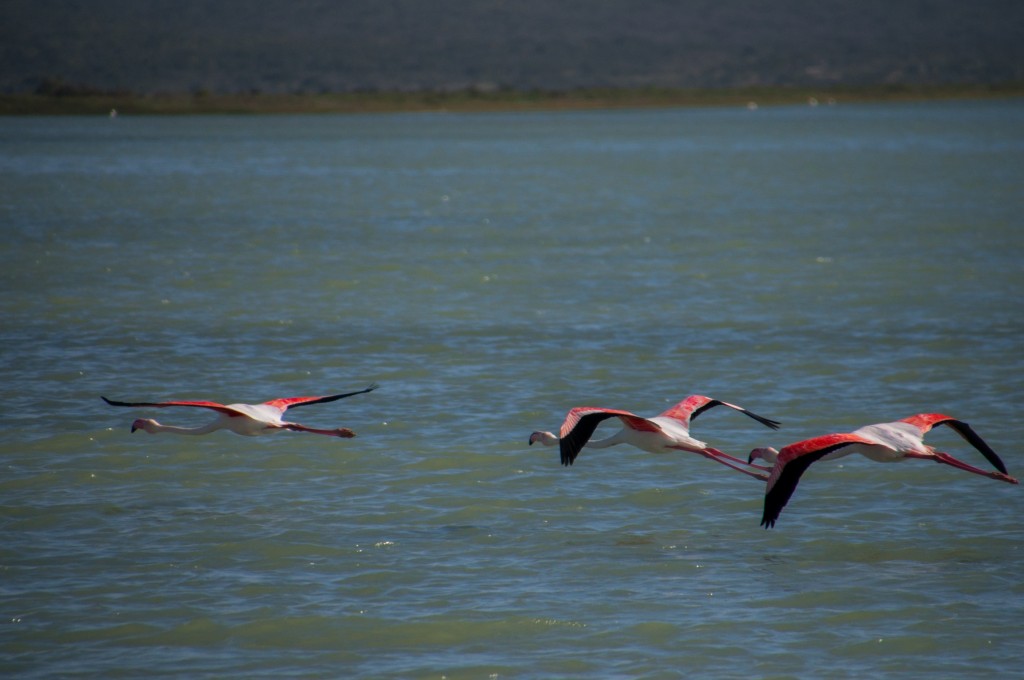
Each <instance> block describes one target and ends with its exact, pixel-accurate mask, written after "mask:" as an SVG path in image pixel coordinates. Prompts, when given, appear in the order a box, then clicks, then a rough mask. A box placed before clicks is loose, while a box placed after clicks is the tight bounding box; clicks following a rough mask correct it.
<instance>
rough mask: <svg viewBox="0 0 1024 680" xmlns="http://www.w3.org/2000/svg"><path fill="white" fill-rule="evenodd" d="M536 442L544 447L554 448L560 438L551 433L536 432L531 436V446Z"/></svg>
mask: <svg viewBox="0 0 1024 680" xmlns="http://www.w3.org/2000/svg"><path fill="white" fill-rule="evenodd" d="M534 442H540V443H541V444H543V445H544V446H554V445H555V444H557V443H558V437H556V436H555V435H553V434H551V433H550V432H540V431H538V432H534V433H533V434H531V435H530V445H531V446H532V445H533V443H534Z"/></svg>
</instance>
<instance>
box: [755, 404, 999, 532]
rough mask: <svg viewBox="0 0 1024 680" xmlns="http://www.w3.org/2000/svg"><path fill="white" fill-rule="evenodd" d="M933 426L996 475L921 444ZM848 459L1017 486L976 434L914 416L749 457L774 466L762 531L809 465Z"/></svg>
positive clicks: (942, 419) (929, 416)
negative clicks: (949, 432)
mask: <svg viewBox="0 0 1024 680" xmlns="http://www.w3.org/2000/svg"><path fill="white" fill-rule="evenodd" d="M936 425H948V426H949V427H950V428H952V429H953V430H954V431H956V433H957V434H959V435H960V436H961V437H963V438H964V439H965V440H966V441H967V442H968V443H969V444H970V445H971V446H973V447H974V448H976V449H977V450H978V451H980V452H981V453H982V455H984V456H985V458H987V459H988V462H990V463H992V465H993V466H995V468H996V470H998V472H990V471H988V470H981V469H979V468H976V467H974V466H973V465H968V464H967V463H965V462H963V461H961V460H957V459H956V458H954V457H953V456H951V455H949V454H948V453H943V452H942V451H936V450H935V448H934V447H931V446H928V445H927V444H925V443H924V436H925V435H926V434H927V433H928V431H929V430H931V429H932V428H933V427H935V426H936ZM851 453H859V454H861V455H862V456H864V457H865V458H869V459H870V460H873V461H875V462H878V463H895V462H897V461H901V460H906V459H908V458H921V459H924V460H934V461H935V462H936V463H944V464H946V465H951V466H953V467H955V468H958V469H960V470H966V471H967V472H973V473H974V474H976V475H983V476H985V477H991V478H992V479H998V480H1000V481H1003V482H1009V483H1010V484H1016V483H1017V480H1016V479H1014V478H1013V477H1011V476H1010V475H1009V474H1008V473H1007V471H1006V466H1005V465H1003V461H1001V460H1000V459H999V456H997V455H996V452H995V451H993V450H992V448H991V447H990V446H989V445H988V444H986V443H985V441H984V440H983V439H982V438H981V437H980V436H978V433H977V432H975V431H974V430H973V429H971V426H970V425H968V424H967V423H965V422H963V421H961V420H956V419H954V418H951V417H950V416H945V415H942V414H941V413H918V414H917V415H913V416H910V417H909V418H903V419H902V420H897V421H895V422H892V423H878V424H876V425H867V426H865V427H862V428H860V429H859V430H854V431H853V432H849V433H838V434H826V435H822V436H820V437H813V438H811V439H805V440H803V441H799V442H795V443H793V444H790V445H789V446H784V447H783V448H782V450H781V451H776V450H775V449H773V448H770V447H769V448H760V449H754V450H753V451H751V452H750V457H749V458H748V459H747V462H748V463H753V462H754V461H755V460H757V459H758V458H761V459H763V460H765V461H767V462H769V463H774V467H772V471H771V474H770V475H769V476H768V487H767V489H766V490H765V496H764V515H763V516H762V517H761V525H762V526H763V527H764V528H766V529H767V528H769V527H773V526H775V520H777V519H778V517H779V514H780V513H781V512H782V508H784V507H785V506H786V503H787V502H788V501H789V497H790V496H792V495H793V492H794V491H795V490H796V485H797V482H799V481H800V476H801V475H802V474H803V473H804V471H805V470H806V469H807V468H808V467H810V465H811V463H814V462H815V461H819V460H834V459H836V458H842V457H843V456H848V455H850V454H851Z"/></svg>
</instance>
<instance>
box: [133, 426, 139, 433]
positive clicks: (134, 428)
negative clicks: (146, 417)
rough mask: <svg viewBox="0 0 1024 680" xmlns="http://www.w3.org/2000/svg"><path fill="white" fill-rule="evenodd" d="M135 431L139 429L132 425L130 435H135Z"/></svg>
mask: <svg viewBox="0 0 1024 680" xmlns="http://www.w3.org/2000/svg"><path fill="white" fill-rule="evenodd" d="M137 429H139V428H137V427H135V426H134V425H132V433H133V434H134V433H135V430H137Z"/></svg>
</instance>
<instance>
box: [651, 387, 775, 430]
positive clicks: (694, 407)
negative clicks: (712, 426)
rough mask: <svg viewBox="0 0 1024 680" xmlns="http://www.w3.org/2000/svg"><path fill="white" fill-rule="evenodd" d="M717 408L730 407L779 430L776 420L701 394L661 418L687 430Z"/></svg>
mask: <svg viewBox="0 0 1024 680" xmlns="http://www.w3.org/2000/svg"><path fill="white" fill-rule="evenodd" d="M715 406H728V407H729V408H731V409H733V410H735V411H739V412H740V413H742V414H744V415H746V416H749V417H751V418H753V419H754V420H756V421H757V422H759V423H761V424H762V425H764V426H766V427H770V428H771V429H773V430H777V429H779V422H778V421H776V420H771V419H769V418H764V417H763V416H759V415H757V414H756V413H754V412H753V411H748V410H747V409H745V408H743V407H742V406H737V405H736V404H730V403H729V402H727V401H721V400H719V399H712V398H711V397H705V396H704V395H701V394H693V395H690V396H689V397H687V398H686V399H683V400H682V401H681V402H679V403H678V404H676V405H675V406H673V407H672V408H670V409H668V410H667V411H665V412H664V413H662V414H661V416H662V417H665V418H672V419H673V420H678V421H679V422H681V423H682V424H683V425H685V426H686V428H687V429H689V427H690V421H691V420H693V419H694V418H696V417H697V416H699V415H700V414H701V413H704V412H705V411H707V410H708V409H709V408H714V407H715Z"/></svg>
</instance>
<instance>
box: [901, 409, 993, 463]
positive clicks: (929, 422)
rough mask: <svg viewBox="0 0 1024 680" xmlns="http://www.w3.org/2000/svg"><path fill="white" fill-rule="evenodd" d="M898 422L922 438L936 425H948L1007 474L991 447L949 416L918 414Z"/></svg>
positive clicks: (962, 422)
mask: <svg viewBox="0 0 1024 680" xmlns="http://www.w3.org/2000/svg"><path fill="white" fill-rule="evenodd" d="M899 422H901V423H909V424H911V425H913V426H914V427H916V428H917V429H919V430H920V431H921V436H922V437H923V436H924V435H925V434H927V433H928V431H929V430H931V429H932V428H933V427H935V426H936V425H948V426H949V427H950V429H952V430H953V431H954V432H956V433H957V434H958V435H960V436H961V437H963V438H964V441H966V442H967V443H968V444H970V445H971V446H973V447H974V448H976V449H977V450H978V451H979V452H981V455H983V456H985V458H986V459H987V460H988V462H990V463H992V466H993V467H994V468H995V469H997V470H999V471H1000V472H1002V473H1003V474H1004V475H1005V474H1008V473H1007V471H1006V465H1005V464H1004V463H1003V461H1002V459H1000V458H999V455H998V454H996V452H995V451H993V450H992V447H991V446H989V445H988V443H987V442H986V441H985V440H984V439H982V438H981V435H979V434H978V433H977V432H975V431H974V428H972V427H971V426H970V425H968V424H967V423H965V422H964V421H962V420H957V419H956V418H953V417H951V416H946V415H943V414H941V413H918V414H917V415H913V416H910V417H908V418H903V419H901V420H900V421H899Z"/></svg>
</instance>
